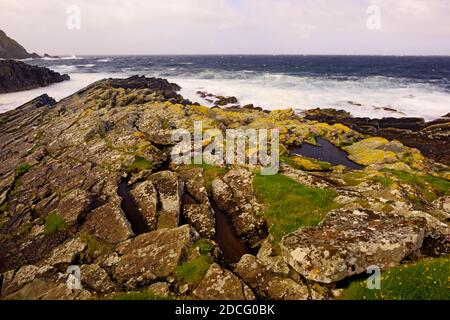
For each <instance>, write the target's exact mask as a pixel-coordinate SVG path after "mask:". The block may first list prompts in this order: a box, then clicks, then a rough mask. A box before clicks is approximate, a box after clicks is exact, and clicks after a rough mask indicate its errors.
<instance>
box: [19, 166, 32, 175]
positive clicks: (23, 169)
mask: <svg viewBox="0 0 450 320" xmlns="http://www.w3.org/2000/svg"><path fill="white" fill-rule="evenodd" d="M30 168H31V166H30V165H29V164H28V163H22V164H21V165H19V166H17V168H16V174H17V175H18V176H22V175H24V174H25V173H27V172H28V171H30Z"/></svg>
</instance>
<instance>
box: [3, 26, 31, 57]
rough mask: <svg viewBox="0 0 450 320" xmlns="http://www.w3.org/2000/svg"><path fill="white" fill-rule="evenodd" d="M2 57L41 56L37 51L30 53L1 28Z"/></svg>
mask: <svg viewBox="0 0 450 320" xmlns="http://www.w3.org/2000/svg"><path fill="white" fill-rule="evenodd" d="M0 58H1V59H27V58H40V56H39V55H38V54H37V53H28V52H27V50H26V49H25V48H24V47H22V46H21V45H20V44H19V43H17V41H15V40H14V39H11V38H10V37H8V36H7V35H6V33H5V32H4V31H2V30H0Z"/></svg>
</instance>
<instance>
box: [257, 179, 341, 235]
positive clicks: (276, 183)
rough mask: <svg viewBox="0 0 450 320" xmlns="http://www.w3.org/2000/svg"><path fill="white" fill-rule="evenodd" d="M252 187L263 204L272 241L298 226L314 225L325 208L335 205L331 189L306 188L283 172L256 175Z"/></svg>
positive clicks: (331, 207) (325, 211)
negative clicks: (280, 173) (282, 173)
mask: <svg viewBox="0 0 450 320" xmlns="http://www.w3.org/2000/svg"><path fill="white" fill-rule="evenodd" d="M254 187H255V192H256V195H257V197H258V199H259V200H260V201H261V202H263V203H265V204H266V206H267V209H266V210H265V211H264V212H263V215H264V217H265V218H266V220H267V221H268V223H269V225H270V233H271V234H272V235H273V237H274V239H275V241H276V242H278V241H280V240H281V238H282V237H283V236H284V235H286V234H288V233H290V232H293V231H295V230H297V229H298V228H300V227H307V226H314V225H317V224H318V223H319V222H321V221H322V220H323V218H324V217H325V215H326V213H327V212H329V211H330V210H333V209H336V208H338V207H339V204H338V203H336V202H335V201H334V198H335V197H336V196H337V193H336V192H334V191H333V190H328V189H318V188H309V187H306V186H304V185H302V184H300V183H297V182H295V181H294V180H292V179H290V178H288V177H286V176H283V175H273V176H262V175H256V176H255V179H254Z"/></svg>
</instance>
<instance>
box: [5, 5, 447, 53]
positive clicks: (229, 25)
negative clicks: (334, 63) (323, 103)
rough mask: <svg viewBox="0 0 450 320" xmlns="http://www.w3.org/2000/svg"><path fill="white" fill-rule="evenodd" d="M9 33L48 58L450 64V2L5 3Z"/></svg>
mask: <svg viewBox="0 0 450 320" xmlns="http://www.w3.org/2000/svg"><path fill="white" fill-rule="evenodd" d="M74 5H75V6H76V7H75V10H73V9H74V7H73V6H74ZM78 9H79V13H80V14H79V15H77V11H78ZM68 10H69V12H68ZM78 21H79V22H80V23H79V28H78V24H77V22H78ZM68 22H69V24H68ZM68 25H69V26H70V27H68ZM74 27H75V28H74ZM0 29H2V30H4V31H5V32H6V33H7V34H8V35H9V36H10V37H12V38H14V39H15V40H17V41H18V42H19V43H20V44H22V45H23V46H24V47H25V48H26V49H27V50H28V51H29V52H37V53H40V54H43V53H50V54H78V55H81V54H373V55H450V0H69V1H67V0H0Z"/></svg>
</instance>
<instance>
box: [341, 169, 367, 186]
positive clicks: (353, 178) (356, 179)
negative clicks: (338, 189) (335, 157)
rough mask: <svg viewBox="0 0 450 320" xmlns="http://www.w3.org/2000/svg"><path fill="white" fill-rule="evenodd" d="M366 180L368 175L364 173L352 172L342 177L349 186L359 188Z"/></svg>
mask: <svg viewBox="0 0 450 320" xmlns="http://www.w3.org/2000/svg"><path fill="white" fill-rule="evenodd" d="M365 178H366V173H364V172H362V171H351V172H349V173H346V174H344V175H343V176H342V179H344V181H345V183H346V184H347V185H349V186H357V185H358V184H360V183H361V182H363V181H364V179H365Z"/></svg>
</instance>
